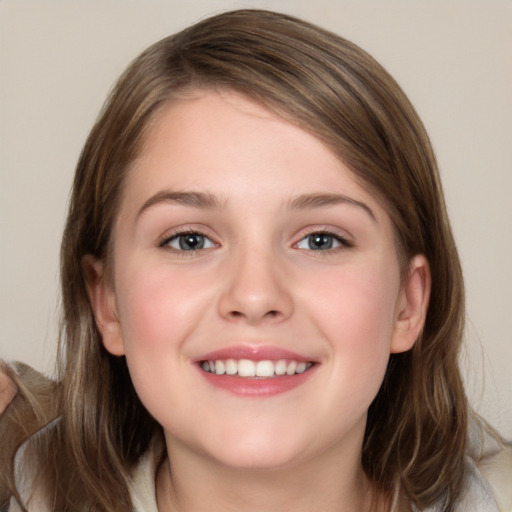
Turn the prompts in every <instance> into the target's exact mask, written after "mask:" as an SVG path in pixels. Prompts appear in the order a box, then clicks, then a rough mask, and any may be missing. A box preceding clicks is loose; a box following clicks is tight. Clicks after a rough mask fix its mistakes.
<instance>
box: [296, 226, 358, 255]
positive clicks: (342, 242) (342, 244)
mask: <svg viewBox="0 0 512 512" xmlns="http://www.w3.org/2000/svg"><path fill="white" fill-rule="evenodd" d="M315 235H317V236H318V235H321V236H325V237H330V238H332V239H333V240H335V241H336V242H338V243H339V246H338V247H329V248H327V249H319V250H316V251H315V250H313V249H303V250H310V251H312V252H325V253H333V252H335V251H336V252H337V251H340V250H344V249H350V248H351V247H353V246H354V244H353V243H352V242H351V241H349V240H347V239H346V238H345V237H343V236H341V235H340V234H339V233H334V232H332V231H329V230H327V229H319V230H315V231H311V232H309V233H307V234H305V235H304V236H302V238H301V239H300V240H299V241H298V242H296V243H295V244H294V246H298V244H299V243H301V242H302V241H304V240H307V239H308V238H309V239H310V238H311V237H313V236H315ZM298 248H299V247H298ZM299 249H300V248H299Z"/></svg>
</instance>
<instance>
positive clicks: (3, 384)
mask: <svg viewBox="0 0 512 512" xmlns="http://www.w3.org/2000/svg"><path fill="white" fill-rule="evenodd" d="M17 392H18V388H17V387H16V384H14V382H12V380H11V379H10V378H9V377H8V376H7V375H6V374H5V373H4V372H3V371H2V370H1V369H0V414H2V413H3V412H4V411H5V409H6V408H7V406H8V405H9V404H10V403H11V401H12V400H13V399H14V397H15V396H16V394H17Z"/></svg>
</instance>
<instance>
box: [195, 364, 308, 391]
mask: <svg viewBox="0 0 512 512" xmlns="http://www.w3.org/2000/svg"><path fill="white" fill-rule="evenodd" d="M316 367H317V365H313V366H312V367H311V368H309V369H308V370H306V371H305V372H303V373H297V374H295V375H280V376H277V377H272V378H264V377H263V378H261V377H260V378H250V377H238V376H236V375H226V374H224V375H217V374H215V373H209V372H205V371H204V370H202V369H201V368H199V367H198V368H199V371H200V372H201V374H202V375H203V377H204V378H205V379H206V380H207V381H208V382H209V383H210V384H211V385H213V386H215V387H217V388H220V389H225V390H226V391H229V392H230V393H233V394H235V395H240V396H254V397H270V396H275V395H279V394H281V393H285V392H287V391H290V390H292V389H294V388H296V387H298V386H300V385H301V384H303V383H304V382H306V381H307V380H308V379H309V378H310V377H311V376H312V375H313V373H314V372H315V370H316Z"/></svg>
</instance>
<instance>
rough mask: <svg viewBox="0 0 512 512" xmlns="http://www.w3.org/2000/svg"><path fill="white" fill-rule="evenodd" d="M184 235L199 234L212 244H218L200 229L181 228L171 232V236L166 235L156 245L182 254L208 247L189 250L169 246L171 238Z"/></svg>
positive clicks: (176, 238)
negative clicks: (181, 229)
mask: <svg viewBox="0 0 512 512" xmlns="http://www.w3.org/2000/svg"><path fill="white" fill-rule="evenodd" d="M186 235H196V236H200V237H203V238H204V239H206V240H209V242H210V243H211V244H212V246H215V245H218V244H216V243H215V242H213V241H212V240H211V238H210V237H209V236H208V235H206V234H204V233H201V231H198V230H194V229H188V230H183V231H177V232H175V233H173V234H172V235H171V236H166V237H165V238H164V239H163V240H162V241H160V242H159V243H158V247H161V248H164V249H165V248H168V249H169V250H173V251H175V252H177V253H179V254H183V255H188V254H187V253H193V252H197V251H200V250H203V249H209V248H210V247H205V248H203V247H199V248H198V249H191V250H185V249H178V248H175V247H171V246H170V245H169V244H170V242H171V241H173V240H178V239H179V238H180V237H184V236H186Z"/></svg>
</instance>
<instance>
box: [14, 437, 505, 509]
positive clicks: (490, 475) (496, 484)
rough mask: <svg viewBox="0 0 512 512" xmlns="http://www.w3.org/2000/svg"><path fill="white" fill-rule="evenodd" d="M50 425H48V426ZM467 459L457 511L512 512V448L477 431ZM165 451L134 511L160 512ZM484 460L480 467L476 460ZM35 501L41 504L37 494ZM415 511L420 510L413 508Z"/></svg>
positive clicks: (143, 480)
mask: <svg viewBox="0 0 512 512" xmlns="http://www.w3.org/2000/svg"><path fill="white" fill-rule="evenodd" d="M47 428H48V427H47ZM470 437H471V442H470V447H469V453H468V456H467V458H466V463H467V468H468V480H467V485H466V490H465V492H464V494H463V496H462V498H461V501H460V503H459V504H458V506H457V509H456V510H457V512H512V447H510V446H506V447H502V446H499V445H498V444H497V443H496V442H495V441H493V440H491V439H490V438H489V437H488V436H487V437H485V436H484V435H482V434H480V431H475V430H473V432H472V435H471V436H470ZM161 451H162V446H161V442H153V443H152V446H151V449H150V450H148V451H147V452H146V453H145V454H144V456H143V457H142V458H141V460H140V462H139V463H138V464H137V466H136V468H135V470H134V472H133V476H132V479H131V482H130V494H131V498H132V502H133V512H158V508H157V503H156V491H155V476H156V470H157V465H158V462H159V460H161V457H160V456H159V455H160V454H161ZM23 458H24V453H23V447H22V448H21V449H20V451H19V452H18V454H17V455H16V468H17V471H16V480H17V482H16V483H17V488H18V491H19V492H20V494H21V497H22V498H23V499H24V500H27V501H28V499H29V498H30V489H31V486H30V484H29V482H30V479H31V475H30V471H28V472H27V467H26V466H27V465H25V464H23V463H22V462H23ZM475 459H476V460H480V463H479V466H478V467H477V465H476V464H475V462H474V460H475ZM31 503H33V504H35V503H38V500H37V497H33V499H32V500H31ZM28 510H29V512H53V511H49V510H48V508H47V507H45V506H44V505H43V504H41V503H38V504H37V506H36V505H32V506H29V508H28ZM413 510H414V512H417V509H416V508H414V507H413ZM440 510H441V508H440V506H436V505H434V506H432V507H429V508H428V509H426V510H424V511H422V512H439V511H440ZM8 512H21V509H20V507H19V506H18V504H17V503H15V500H14V499H12V500H11V504H10V506H9V509H8Z"/></svg>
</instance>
